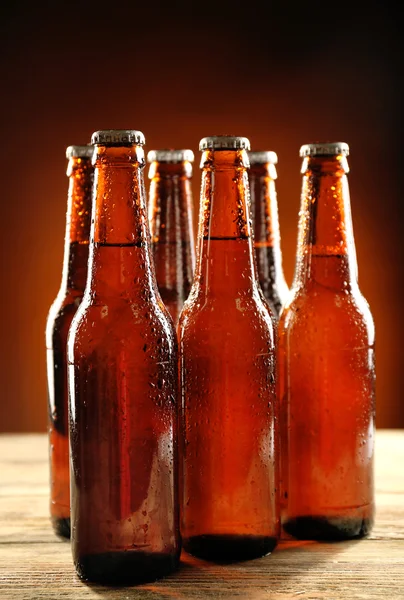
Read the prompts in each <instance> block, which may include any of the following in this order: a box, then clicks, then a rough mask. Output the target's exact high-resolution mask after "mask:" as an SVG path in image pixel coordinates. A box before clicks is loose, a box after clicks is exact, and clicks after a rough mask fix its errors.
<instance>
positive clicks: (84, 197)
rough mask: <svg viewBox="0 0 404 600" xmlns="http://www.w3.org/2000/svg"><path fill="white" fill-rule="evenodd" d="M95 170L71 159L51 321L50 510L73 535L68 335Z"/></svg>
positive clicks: (79, 292)
mask: <svg viewBox="0 0 404 600" xmlns="http://www.w3.org/2000/svg"><path fill="white" fill-rule="evenodd" d="M93 173H94V169H93V166H92V164H91V158H78V157H72V158H70V159H69V163H68V168H67V175H68V177H69V194H68V203H67V215H66V236H65V253H64V263H63V274H62V283H61V286H60V290H59V293H58V295H57V297H56V300H55V301H54V303H53V304H52V306H51V308H50V311H49V315H48V320H47V323H46V354H47V371H48V398H49V404H48V407H49V423H48V432H49V446H50V481H51V492H50V500H51V501H50V513H51V520H52V524H53V527H54V529H55V531H56V533H58V534H59V535H62V536H65V537H69V536H70V488H69V438H68V417H67V352H66V344H67V334H68V331H69V327H70V324H71V321H72V319H73V316H74V314H75V312H76V310H77V307H78V306H79V304H80V302H81V300H82V297H83V294H84V288H85V285H86V278H87V262H88V246H89V238H90V223H91V192H92V185H93Z"/></svg>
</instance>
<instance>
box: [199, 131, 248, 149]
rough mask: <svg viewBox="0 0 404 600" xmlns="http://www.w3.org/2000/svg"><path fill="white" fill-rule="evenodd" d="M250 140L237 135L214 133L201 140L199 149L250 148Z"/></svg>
mask: <svg viewBox="0 0 404 600" xmlns="http://www.w3.org/2000/svg"><path fill="white" fill-rule="evenodd" d="M249 149H250V140H249V139H248V138H246V137H238V136H235V135H212V136H211V137H204V138H202V139H201V141H200V142H199V150H249Z"/></svg>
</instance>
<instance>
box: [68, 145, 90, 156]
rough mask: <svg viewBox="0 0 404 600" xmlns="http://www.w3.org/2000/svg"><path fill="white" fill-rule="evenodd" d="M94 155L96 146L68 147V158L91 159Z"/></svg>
mask: <svg viewBox="0 0 404 600" xmlns="http://www.w3.org/2000/svg"><path fill="white" fill-rule="evenodd" d="M93 154H94V146H93V145H92V144H87V146H68V147H67V148H66V158H91V157H92V156H93Z"/></svg>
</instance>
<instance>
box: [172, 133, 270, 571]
mask: <svg viewBox="0 0 404 600" xmlns="http://www.w3.org/2000/svg"><path fill="white" fill-rule="evenodd" d="M248 149H249V141H248V139H247V138H243V137H231V136H215V137H208V138H203V139H202V140H201V142H200V150H202V151H203V155H202V162H201V167H202V169H203V172H202V191H201V209H200V219H199V237H198V259H197V267H196V273H195V278H194V281H193V286H192V289H191V293H190V296H189V298H188V300H187V301H186V302H185V304H184V308H183V310H182V313H181V316H180V321H179V327H178V337H179V344H180V372H181V385H182V389H181V391H182V412H181V427H182V444H181V451H180V469H181V482H182V483H181V485H182V490H181V510H182V516H181V533H182V537H183V544H184V548H185V550H187V551H188V552H189V553H191V554H194V555H196V556H200V557H202V558H206V559H213V560H214V559H225V560H233V559H247V558H253V557H257V556H262V555H264V554H267V553H268V552H271V551H272V550H273V549H274V547H275V546H276V543H277V538H278V534H279V511H278V497H277V477H278V473H277V469H276V463H275V452H276V449H275V445H276V438H275V416H274V415H275V379H274V331H273V322H272V318H271V316H270V313H269V311H268V309H267V307H266V306H265V305H264V300H263V299H262V296H261V295H260V291H259V286H258V283H257V279H256V272H255V265H254V260H255V259H254V251H253V244H252V239H251V231H250V224H249V218H248V211H249V185H248V175H247V168H248V166H249V162H248V155H247V152H246V150H248Z"/></svg>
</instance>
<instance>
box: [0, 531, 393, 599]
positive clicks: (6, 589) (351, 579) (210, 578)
mask: <svg viewBox="0 0 404 600" xmlns="http://www.w3.org/2000/svg"><path fill="white" fill-rule="evenodd" d="M0 590H1V597H2V598H3V599H7V600H8V599H9V598H10V599H11V598H14V599H15V598H18V599H20V598H23V599H25V598H26V599H30V600H31V599H34V598H35V600H42V599H45V598H47V599H48V598H49V599H50V598H53V599H54V598H74V599H77V600H80V599H82V598H83V599H84V598H86V599H88V598H100V597H106V598H109V599H118V598H119V599H122V600H123V599H124V598H130V599H132V598H133V599H137V598H139V599H148V598H153V599H160V598H175V599H178V600H183V599H184V600H185V599H187V600H188V599H189V600H192V599H195V600H196V599H201V598H206V599H211V598H212V599H216V598H224V599H229V600H230V599H232V598H248V599H249V600H261V599H271V600H272V599H279V600H284V599H286V598H298V599H301V598H305V599H308V598H310V600H312V599H321V600H325V599H326V600H341V599H342V598H355V599H356V598H358V599H359V598H361V599H367V598H369V599H373V598H375V599H376V598H380V599H381V598H383V600H387V599H389V600H393V599H394V600H398V599H400V600H402V598H403V593H404V568H403V543H402V542H397V541H372V540H366V541H359V542H358V541H351V542H342V543H335V544H315V543H312V542H291V543H287V542H283V543H282V544H281V545H280V547H279V549H278V550H277V551H276V552H275V553H274V554H273V555H272V556H270V557H265V558H263V559H258V560H255V561H250V562H246V563H238V564H234V565H215V564H212V563H206V562H204V561H199V560H196V559H192V558H190V557H187V556H184V560H183V563H182V565H181V568H180V570H179V571H178V572H177V573H176V574H175V575H172V576H170V577H167V578H166V579H165V580H162V581H159V582H156V583H153V584H146V585H142V586H138V587H133V588H120V589H111V588H107V587H101V586H89V585H86V584H84V583H82V582H80V580H79V579H78V578H77V576H76V575H75V573H74V569H73V566H72V564H71V558H70V548H69V544H68V543H65V544H16V545H13V544H11V545H7V544H3V545H1V546H0Z"/></svg>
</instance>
